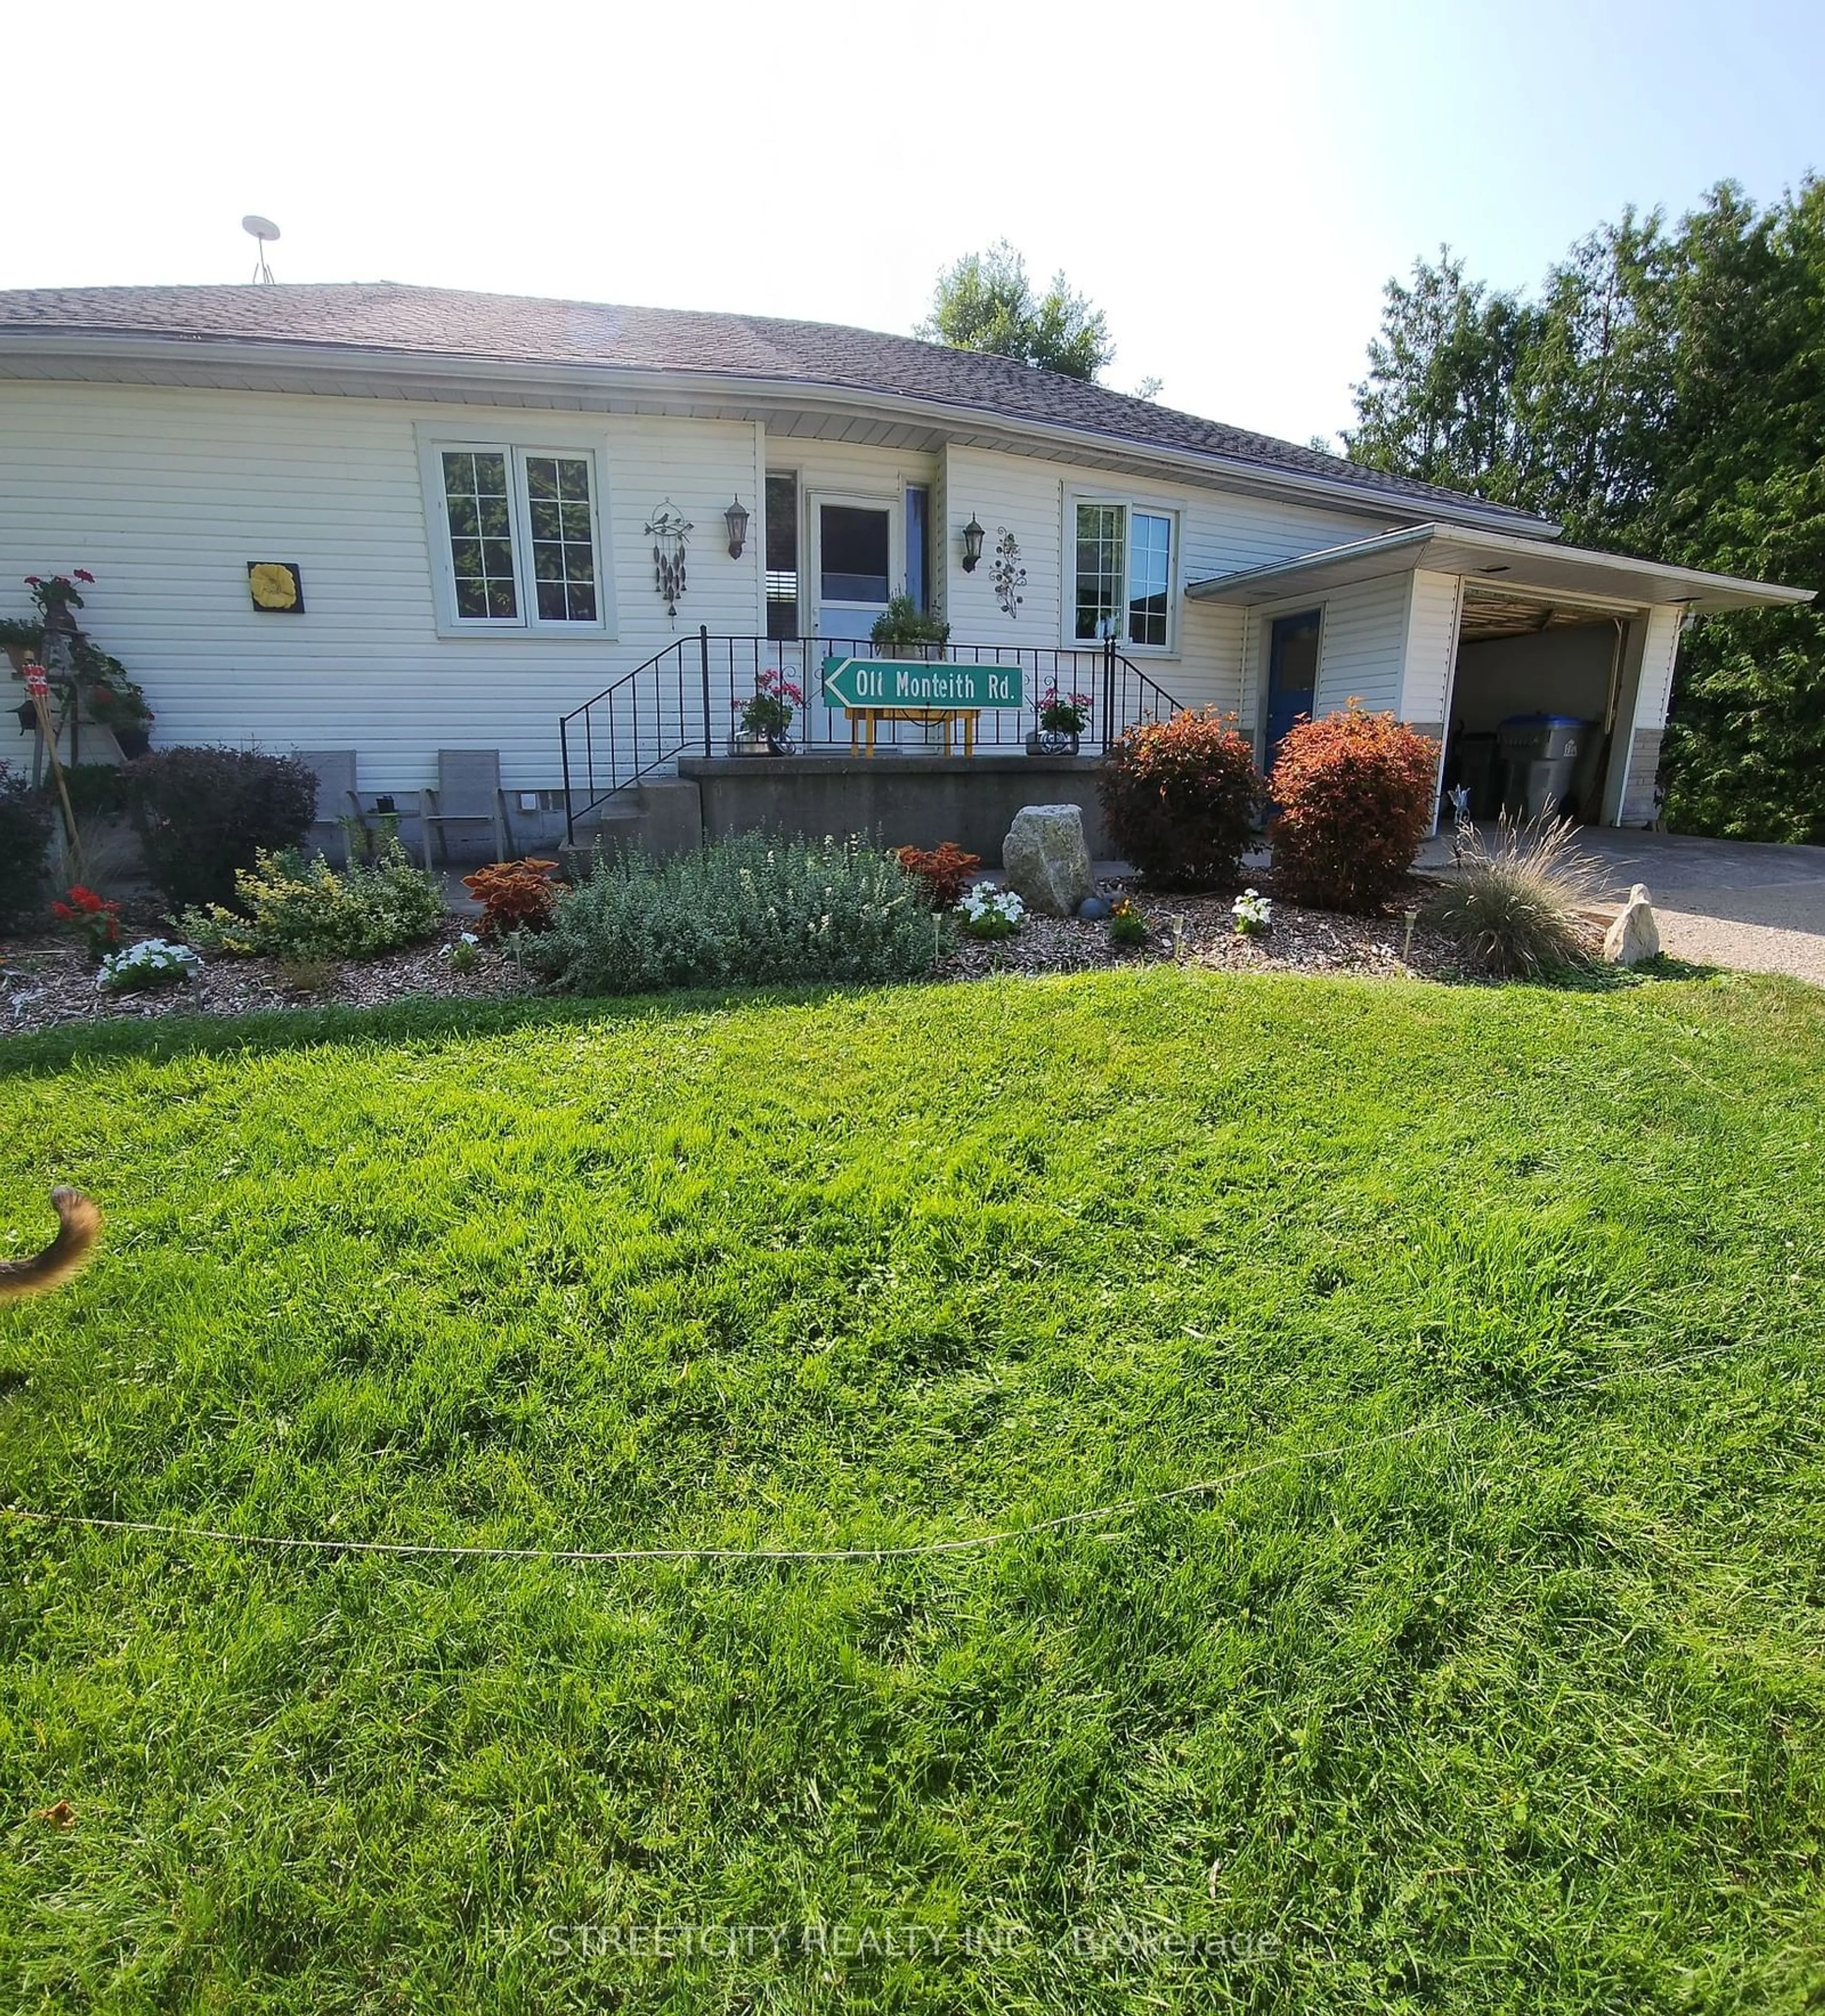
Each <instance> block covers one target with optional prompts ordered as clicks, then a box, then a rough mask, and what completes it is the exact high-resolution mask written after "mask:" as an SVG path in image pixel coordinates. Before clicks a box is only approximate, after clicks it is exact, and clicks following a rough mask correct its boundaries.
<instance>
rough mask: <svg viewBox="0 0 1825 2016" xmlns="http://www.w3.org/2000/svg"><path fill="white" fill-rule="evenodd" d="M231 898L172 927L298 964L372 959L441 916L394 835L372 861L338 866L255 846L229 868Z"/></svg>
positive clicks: (423, 876) (212, 946)
mask: <svg viewBox="0 0 1825 2016" xmlns="http://www.w3.org/2000/svg"><path fill="white" fill-rule="evenodd" d="M234 899H235V905H236V907H235V908H233V909H229V907H228V906H227V905H225V904H222V903H212V904H211V905H209V906H208V907H207V909H197V910H189V911H186V913H184V914H183V916H181V917H179V919H178V920H177V921H178V925H179V928H180V929H181V930H182V931H183V932H184V933H185V934H186V936H187V937H189V938H191V939H193V941H195V942H196V943H197V945H201V946H203V947H204V949H205V950H207V951H210V952H229V953H233V954H235V955H236V956H240V957H241V958H265V959H283V960H285V961H287V962H288V963H293V964H298V963H308V962H310V961H312V960H316V959H376V958H378V957H379V956H380V955H381V953H383V952H396V951H398V950H399V948H400V947H401V946H402V945H416V944H417V943H418V942H419V941H420V940H421V939H424V938H429V937H431V935H432V934H433V933H434V932H435V931H436V930H437V929H438V926H439V925H440V924H442V922H443V918H444V897H443V891H442V887H440V886H439V884H438V880H437V877H435V875H430V874H427V873H426V872H425V871H424V869H422V868H417V867H414V866H413V863H412V862H411V861H410V860H409V859H408V858H407V855H406V851H405V849H404V848H402V847H401V846H400V845H399V842H398V841H397V840H395V841H392V842H391V844H389V845H388V847H386V848H384V849H383V850H382V851H381V854H380V856H379V858H378V859H377V860H376V861H374V862H373V863H372V864H371V865H367V864H363V863H360V862H357V863H355V864H354V865H352V866H349V867H348V868H344V869H337V868H332V867H331V866H330V864H329V862H327V861H326V860H325V859H323V855H320V854H319V855H313V856H312V858H311V859H309V860H308V861H306V860H305V859H304V858H303V856H302V855H300V854H298V852H296V851H294V850H289V849H288V850H287V851H283V852H280V853H269V852H268V851H266V850H265V848H261V850H260V851H259V853H258V855H256V856H255V858H254V866H252V867H251V868H244V869H242V870H241V871H240V873H239V874H237V875H236V877H235V884H234Z"/></svg>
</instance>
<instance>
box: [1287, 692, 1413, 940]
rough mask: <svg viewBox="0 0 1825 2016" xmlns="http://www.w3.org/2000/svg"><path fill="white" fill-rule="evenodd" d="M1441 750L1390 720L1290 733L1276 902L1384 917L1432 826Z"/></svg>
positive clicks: (1330, 723) (1353, 710)
mask: <svg viewBox="0 0 1825 2016" xmlns="http://www.w3.org/2000/svg"><path fill="white" fill-rule="evenodd" d="M1437 778H1438V744H1437V743H1436V742H1429V741H1428V740H1426V737H1425V736H1423V735H1420V734H1417V733H1415V731H1414V730H1413V729H1411V728H1408V727H1405V726H1403V725H1402V724H1401V722H1398V721H1397V720H1395V718H1394V716H1393V715H1391V714H1365V712H1364V711H1363V710H1362V707H1361V705H1360V704H1358V702H1357V701H1355V700H1351V703H1350V704H1349V705H1348V706H1347V707H1346V708H1345V709H1344V711H1343V712H1342V713H1341V714H1327V715H1325V716H1324V717H1323V718H1322V719H1321V720H1318V721H1304V722H1300V723H1299V724H1298V725H1297V726H1296V727H1294V728H1293V729H1289V731H1288V733H1287V734H1286V737H1285V739H1284V740H1282V743H1281V744H1280V753H1279V756H1278V757H1277V758H1275V762H1274V774H1273V776H1271V778H1270V779H1268V783H1269V787H1270V789H1271V790H1272V793H1273V797H1274V803H1275V806H1276V807H1277V808H1278V810H1277V811H1276V812H1275V816H1274V821H1273V823H1272V825H1271V827H1270V828H1269V830H1268V838H1269V840H1270V841H1271V844H1272V846H1273V849H1274V893H1275V895H1278V896H1283V897H1286V898H1288V899H1289V900H1290V901H1291V902H1295V903H1314V904H1317V905H1319V906H1320V907H1322V908H1323V909H1332V910H1351V911H1355V912H1358V913H1365V914H1366V913H1369V912H1372V911H1375V910H1379V909H1380V908H1381V907H1382V905H1383V904H1384V903H1386V902H1387V900H1388V898H1390V896H1392V895H1394V892H1395V891H1396V890H1397V889H1398V888H1399V887H1400V886H1401V882H1402V881H1403V880H1405V877H1406V875H1407V872H1408V869H1410V868H1412V866H1413V858H1414V856H1415V855H1416V854H1418V852H1419V843H1420V842H1421V841H1423V839H1424V838H1425V837H1426V832H1427V830H1428V829H1429V828H1430V826H1431V824H1432V812H1433V805H1434V792H1435V791H1436V790H1437Z"/></svg>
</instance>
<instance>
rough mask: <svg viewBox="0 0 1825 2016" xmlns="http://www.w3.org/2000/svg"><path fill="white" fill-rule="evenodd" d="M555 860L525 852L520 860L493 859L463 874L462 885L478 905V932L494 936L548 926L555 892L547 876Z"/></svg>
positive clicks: (555, 905) (553, 907) (555, 902)
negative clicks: (546, 859) (479, 924)
mask: <svg viewBox="0 0 1825 2016" xmlns="http://www.w3.org/2000/svg"><path fill="white" fill-rule="evenodd" d="M556 868H557V862H555V861H539V860H537V859H534V858H533V857H532V855H528V856H527V858H526V859H525V860H524V861H496V862H492V864H491V865H490V866H488V867H486V868H478V869H476V871H475V873H474V874H473V875H465V876H464V877H463V887H464V888H465V889H467V891H468V892H469V894H470V895H471V896H473V897H474V898H475V900H476V902H478V903H479V904H480V905H481V932H482V935H483V937H485V938H502V937H504V936H505V935H506V934H507V932H509V931H549V930H550V927H551V919H552V916H553V914H554V912H555V911H556V909H557V890H556V889H555V888H554V887H553V886H552V881H551V877H552V874H553V873H554V870H555V869H556Z"/></svg>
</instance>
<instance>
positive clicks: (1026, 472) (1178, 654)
mask: <svg viewBox="0 0 1825 2016" xmlns="http://www.w3.org/2000/svg"><path fill="white" fill-rule="evenodd" d="M942 462H943V484H942V489H941V492H940V493H939V494H938V495H935V497H934V512H933V524H934V527H936V531H935V533H934V552H935V553H936V556H937V558H938V560H939V561H940V562H941V563H942V578H943V581H944V582H945V594H946V598H947V601H946V608H945V614H947V617H949V619H950V625H951V634H952V635H953V636H954V638H956V639H958V642H960V643H971V644H986V643H993V644H1003V645H1023V646H1027V647H1029V648H1031V647H1033V646H1041V647H1043V648H1047V649H1050V648H1053V647H1055V646H1058V645H1059V644H1061V643H1062V644H1066V645H1070V644H1072V643H1074V640H1073V639H1072V638H1071V637H1070V635H1069V632H1070V628H1071V627H1072V624H1071V617H1072V602H1073V588H1074V583H1073V580H1072V578H1071V575H1070V574H1069V572H1068V571H1066V568H1065V566H1064V562H1065V560H1066V545H1067V543H1068V542H1067V541H1066V538H1065V536H1064V533H1065V530H1066V525H1067V524H1068V522H1069V521H1068V520H1067V516H1066V514H1067V512H1068V511H1069V508H1070V505H1071V503H1072V502H1073V501H1074V500H1075V499H1077V498H1079V497H1083V498H1085V499H1095V498H1097V497H1102V498H1110V497H1119V496H1120V495H1123V494H1124V493H1123V492H1121V491H1118V490H1117V489H1116V484H1119V482H1120V478H1116V479H1113V481H1112V479H1111V478H1110V477H1109V475H1108V474H1107V473H1106V472H1102V471H1095V470H1085V469H1081V468H1074V467H1071V466H1068V465H1061V464H1060V463H1056V462H1051V461H1046V460H1042V459H1039V458H1037V457H1033V456H1026V455H1007V454H1003V453H1000V452H996V451H994V450H991V449H987V448H962V447H951V448H947V449H946V450H945V452H944V454H943V458H942ZM1125 494H1126V495H1127V496H1129V497H1130V498H1131V499H1132V501H1133V502H1134V506H1135V507H1136V508H1137V509H1139V510H1142V511H1147V512H1152V511H1156V510H1157V511H1160V512H1170V513H1174V514H1176V522H1175V526H1174V531H1175V534H1176V538H1177V544H1178V551H1177V553H1175V554H1174V559H1173V572H1174V584H1175V585H1174V598H1175V600H1176V603H1177V607H1176V608H1175V610H1174V611H1173V612H1172V613H1173V616H1174V625H1175V628H1174V630H1172V631H1170V632H1169V635H1170V636H1171V639H1172V642H1171V645H1170V649H1169V650H1168V651H1167V653H1166V656H1165V658H1164V661H1163V662H1161V661H1160V660H1159V656H1158V654H1157V653H1139V652H1137V653H1134V659H1135V662H1136V663H1137V664H1140V665H1142V666H1143V668H1145V670H1146V671H1148V673H1149V675H1150V676H1151V677H1152V678H1154V679H1157V680H1158V682H1159V683H1160V685H1161V686H1163V687H1164V688H1165V689H1167V692H1169V693H1171V694H1172V696H1173V697H1174V699H1176V700H1181V701H1183V702H1184V703H1185V705H1186V706H1188V707H1219V708H1221V709H1223V710H1224V711H1226V712H1235V713H1239V714H1240V715H1242V717H1243V721H1244V722H1245V723H1246V722H1250V721H1252V719H1253V711H1252V710H1253V708H1254V707H1255V706H1256V704H1257V671H1256V668H1255V666H1254V664H1253V660H1252V657H1251V655H1250V650H1249V649H1248V648H1245V632H1246V631H1248V630H1249V628H1250V623H1249V612H1248V611H1246V610H1242V609H1239V608H1234V607H1229V606H1228V605H1226V604H1224V603H1210V602H1186V601H1185V599H1184V585H1185V582H1187V581H1202V580H1206V579H1208V578H1210V577H1211V576H1213V575H1216V574H1230V573H1234V572H1235V571H1238V570H1239V569H1242V568H1244V567H1257V566H1261V565H1264V564H1265V563H1268V561H1271V560H1290V559H1293V558H1294V557H1296V556H1297V555H1299V554H1300V553H1310V552H1311V551H1312V550H1314V549H1316V548H1318V547H1321V546H1329V545H1339V544H1341V543H1343V542H1345V541H1347V540H1350V539H1358V538H1365V537H1366V536H1367V535H1369V534H1371V533H1373V532H1380V531H1386V530H1387V528H1388V525H1389V523H1390V520H1389V519H1388V517H1387V515H1386V513H1385V512H1384V513H1376V514H1374V515H1372V516H1368V517H1356V516H1353V515H1351V514H1348V513H1343V512H1339V511H1325V510H1315V509H1310V508H1308V507H1307V506H1300V505H1292V504H1282V503H1277V502H1268V501H1267V500H1264V499H1257V498H1253V497H1248V496H1244V495H1241V494H1239V493H1238V492H1235V491H1228V490H1209V489H1205V488H1200V487H1197V486H1193V485H1190V484H1187V485H1185V486H1184V487H1183V488H1179V489H1155V488H1151V487H1149V486H1144V485H1142V484H1135V485H1134V486H1133V487H1132V488H1131V489H1129V490H1128V491H1127V492H1126V493H1125ZM972 513H973V514H974V516H975V517H976V519H977V520H979V523H980V524H982V526H983V528H984V530H985V532H986V538H985V539H984V541H983V563H982V565H981V566H980V567H978V568H977V569H976V571H975V573H974V574H965V573H964V572H963V571H962V567H961V561H960V558H959V555H960V553H961V538H962V529H963V526H964V524H965V521H966V520H968V518H969V517H971V515H972ZM1008 531H1011V532H1012V534H1013V535H1014V536H1015V542H1016V543H1017V544H1018V545H1019V549H1020V559H1021V564H1022V565H1023V567H1025V568H1026V582H1025V584H1024V585H1023V588H1022V589H1021V593H1022V596H1023V598H1024V599H1023V601H1022V603H1021V605H1020V607H1019V610H1018V611H1017V612H1016V613H1015V614H1014V615H1013V616H1009V615H1008V614H1005V613H1004V611H1003V610H1002V609H1001V606H1000V604H999V603H997V600H996V599H995V595H994V586H993V583H992V581H991V578H990V567H989V556H990V555H991V554H992V553H994V549H995V546H996V543H997V540H998V539H999V538H1000V537H1001V535H1002V534H1003V533H1004V532H1008ZM1087 648H1088V649H1090V650H1096V649H1097V648H1098V646H1095V644H1092V645H1091V646H1088V647H1087Z"/></svg>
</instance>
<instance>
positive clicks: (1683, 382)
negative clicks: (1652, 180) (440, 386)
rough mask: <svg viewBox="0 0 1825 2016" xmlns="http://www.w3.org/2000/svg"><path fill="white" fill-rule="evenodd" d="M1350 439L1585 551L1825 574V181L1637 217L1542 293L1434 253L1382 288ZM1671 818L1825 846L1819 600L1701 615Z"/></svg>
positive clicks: (1669, 753)
mask: <svg viewBox="0 0 1825 2016" xmlns="http://www.w3.org/2000/svg"><path fill="white" fill-rule="evenodd" d="M1355 389H1356V408H1357V419H1358V424H1357V426H1356V427H1355V428H1354V430H1349V431H1347V433H1346V435H1345V441H1346V446H1347V452H1348V453H1349V454H1350V455H1351V457H1352V458H1353V459H1355V460H1357V461H1358V462H1361V463H1364V464H1365V465H1367V466H1371V467H1374V468H1380V469H1387V470H1394V471H1398V473H1402V474H1405V475H1410V476H1416V477H1423V478H1424V479H1426V481H1432V482H1437V483H1444V484H1449V485H1451V486H1452V488H1458V489H1463V490H1468V491H1471V492H1472V493H1473V494H1474V495H1480V496H1484V497H1488V498H1491V499H1494V500H1495V501H1498V502H1502V503H1511V504H1517V505H1520V506H1525V507H1526V508H1527V509H1532V510H1536V511H1539V512H1541V513H1543V514H1545V516H1547V517H1552V518H1555V519H1556V520H1559V521H1560V524H1562V525H1563V526H1564V528H1565V531H1566V535H1567V537H1568V538H1571V539H1572V540H1573V541H1574V542H1578V543H1580V544H1584V545H1596V546H1603V547H1608V548H1612V549H1616V550H1619V551H1624V552H1628V553H1638V554H1640V555H1642V556H1644V557H1646V558H1649V559H1655V560H1668V561H1673V562H1677V563H1681V564H1683V565H1686V566H1689V567H1706V568H1711V569H1713V570H1715V571H1719V572H1720V573H1727V574H1746V575H1750V576H1753V577H1756V578H1762V579H1766V580H1771V581H1787V582H1792V583H1794V584H1797V585H1802V586H1807V587H1820V588H1825V184H1821V183H1820V182H1819V181H1818V180H1817V179H1816V178H1809V179H1808V180H1807V181H1806V182H1804V183H1803V184H1802V185H1801V187H1800V189H1799V191H1798V193H1797V194H1794V195H1790V196H1786V197H1784V198H1783V199H1782V200H1781V201H1780V202H1778V203H1775V204H1773V206H1772V207H1770V208H1769V209H1768V210H1767V211H1764V212H1759V213H1758V211H1756V209H1755V206H1754V205H1753V204H1752V203H1750V202H1749V201H1748V200H1747V198H1745V196H1744V195H1743V193H1742V191H1741V190H1740V189H1738V188H1737V187H1736V186H1735V185H1733V184H1731V183H1727V182H1726V183H1724V184H1721V185H1719V187H1718V188H1717V189H1715V190H1713V191H1712V192H1711V194H1710V196H1708V199H1707V200H1706V202H1705V203H1704V205H1703V206H1702V207H1701V208H1700V209H1699V210H1697V211H1695V212H1694V213H1693V214H1692V215H1690V216H1689V217H1687V218H1684V219H1683V221H1681V223H1680V225H1679V228H1678V229H1677V231H1675V232H1672V233H1671V234H1669V233H1668V231H1667V230H1666V229H1665V225H1664V222H1663V220H1662V218H1661V215H1660V214H1659V213H1658V212H1652V213H1650V214H1649V215H1648V216H1646V218H1636V215H1635V214H1634V213H1633V212H1632V211H1629V212H1625V214H1624V216H1623V218H1621V221H1620V222H1619V223H1617V224H1614V225H1603V227H1601V228H1600V229H1598V230H1596V231H1595V232H1592V233H1591V235H1590V236H1589V237H1587V238H1585V239H1582V240H1581V241H1580V242H1579V243H1578V244H1577V245H1575V246H1574V247H1572V248H1571V251H1570V252H1569V254H1567V257H1565V258H1564V260H1562V261H1560V262H1559V263H1558V264H1556V265H1555V266H1554V267H1553V268H1552V269H1551V271H1550V272H1549V273H1548V275H1547V276H1546V279H1545V285H1544V286H1542V289H1541V290H1540V296H1539V299H1538V303H1537V304H1529V303H1527V302H1525V301H1522V300H1521V299H1520V297H1518V296H1517V295H1514V294H1502V293H1493V292H1491V290H1488V288H1487V287H1486V286H1484V285H1483V284H1482V283H1480V282H1473V281H1466V279H1465V277H1464V267H1463V261H1461V260H1455V259H1453V258H1452V256H1451V254H1450V253H1449V252H1448V250H1441V256H1440V261H1439V264H1438V265H1437V266H1429V265H1425V264H1424V263H1423V262H1421V263H1419V264H1417V265H1416V266H1415V268H1414V270H1413V277H1412V284H1411V285H1410V286H1404V285H1402V284H1401V283H1399V282H1398V281H1390V283H1389V284H1388V286H1387V293H1386V297H1385V301H1384V304H1383V319H1382V327H1381V332H1380V335H1379V336H1378V337H1376V340H1374V341H1373V342H1372V344H1370V346H1369V374H1368V376H1367V377H1366V378H1365V380H1364V381H1363V383H1362V384H1360V385H1358V387H1356V388H1355ZM1665 775H1666V778H1667V781H1668V799H1667V808H1668V819H1669V821H1670V823H1672V824H1674V825H1675V826H1678V827H1679V828H1680V829H1681V830H1685V831H1689V832H1695V833H1719V834H1724V835H1727V836H1729V837H1735V838H1742V839H1758V840H1789V841H1795V840H1805V841H1815V842H1820V843H1825V615H1821V614H1820V612H1819V611H1818V610H1817V609H1816V607H1806V608H1802V609H1788V610H1769V611H1765V612H1762V613H1759V614H1750V615H1743V616H1733V617H1712V618H1709V619H1708V620H1707V621H1704V622H1703V623H1701V624H1700V625H1697V626H1696V628H1694V629H1693V630H1692V631H1690V632H1688V634H1687V635H1686V640H1685V642H1684V644H1683V646H1682V650H1681V656H1680V670H1679V680H1678V683H1677V686H1676V688H1675V697H1674V711H1673V714H1672V720H1671V722H1670V729H1669V734H1668V741H1667V745H1666V751H1665Z"/></svg>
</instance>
